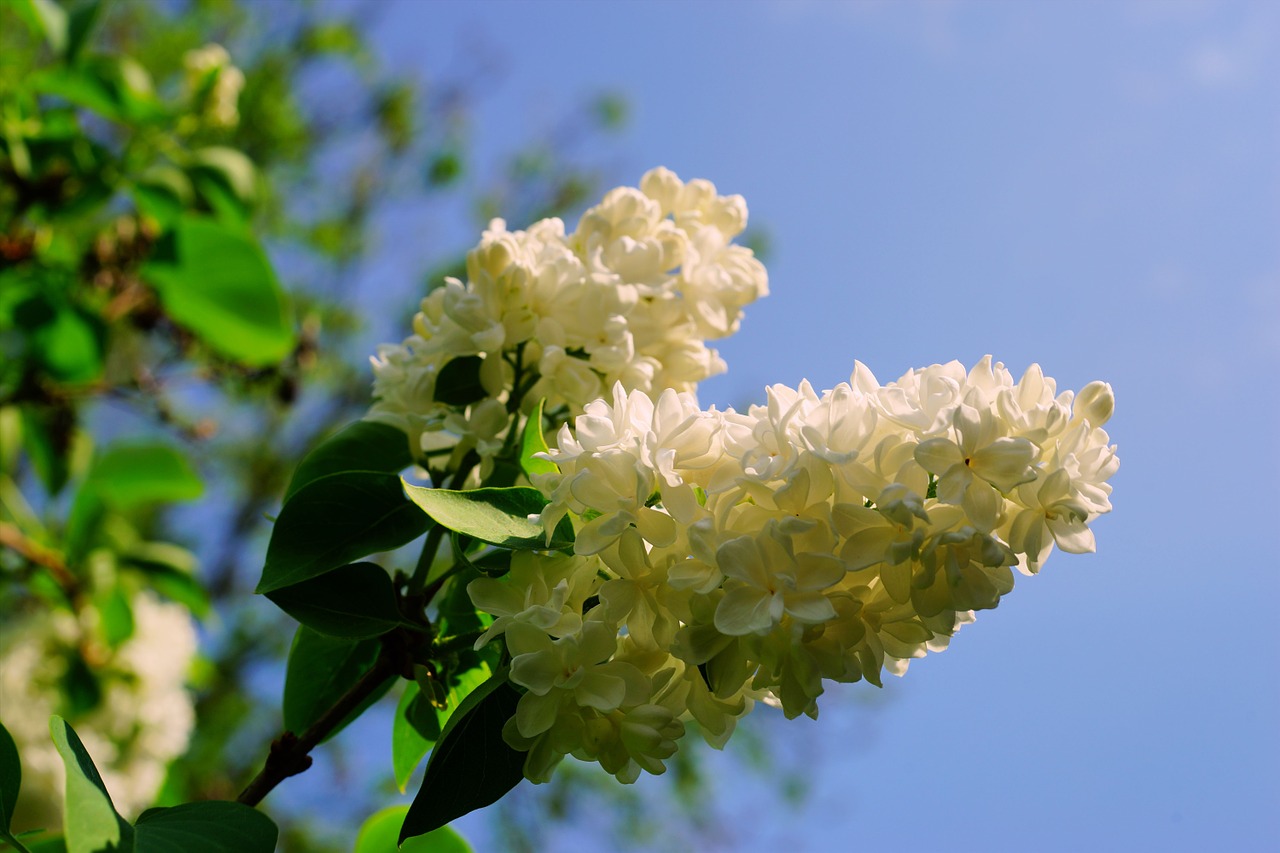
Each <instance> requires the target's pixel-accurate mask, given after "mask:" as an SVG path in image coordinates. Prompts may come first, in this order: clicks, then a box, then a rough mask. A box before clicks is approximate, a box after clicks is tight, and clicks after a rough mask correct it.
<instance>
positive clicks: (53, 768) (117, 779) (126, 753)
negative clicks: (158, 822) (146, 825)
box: [0, 592, 196, 828]
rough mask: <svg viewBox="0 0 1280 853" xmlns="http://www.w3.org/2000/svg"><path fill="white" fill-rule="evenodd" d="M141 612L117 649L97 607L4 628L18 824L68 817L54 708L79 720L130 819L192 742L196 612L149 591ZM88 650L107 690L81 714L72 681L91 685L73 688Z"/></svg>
mask: <svg viewBox="0 0 1280 853" xmlns="http://www.w3.org/2000/svg"><path fill="white" fill-rule="evenodd" d="M132 611H133V623H134V631H133V635H132V636H131V637H130V638H129V639H127V640H125V641H124V642H123V643H122V644H121V645H120V646H119V647H118V648H116V649H114V650H110V649H107V648H106V647H105V645H104V644H103V643H102V642H101V641H100V640H99V639H98V638H97V637H98V631H97V630H96V628H95V625H94V623H95V621H96V613H95V611H93V609H92V608H86V609H85V610H83V611H81V613H80V615H79V618H77V616H76V615H73V614H71V613H69V612H66V611H61V610H59V611H48V610H41V611H35V612H31V613H26V614H19V615H16V616H14V617H13V618H10V619H6V620H5V624H4V625H3V626H2V627H0V710H2V711H3V722H4V725H5V728H7V729H8V730H9V733H10V734H11V735H12V736H13V739H14V742H15V743H16V744H17V747H18V753H19V755H21V756H22V787H21V791H20V794H19V800H18V806H17V812H16V813H17V815H18V817H17V819H16V820H17V823H16V824H15V826H24V827H28V828H38V827H44V828H57V827H58V826H60V825H61V824H62V799H63V787H64V784H65V783H64V779H65V771H64V768H63V764H62V759H61V758H60V757H59V755H58V753H57V750H56V749H55V748H54V745H53V742H52V740H51V739H50V736H49V717H50V716H51V715H53V714H59V715H63V716H66V717H67V719H68V722H70V723H71V724H72V725H73V726H75V729H76V733H77V734H78V735H79V736H80V739H81V740H82V741H83V742H84V745H85V748H86V749H87V750H88V751H89V754H90V755H91V756H92V757H93V761H94V764H95V765H96V766H97V768H98V770H99V772H100V773H101V774H102V778H103V781H104V782H105V783H106V786H107V790H108V791H109V792H110V793H111V799H112V802H113V803H114V804H115V807H116V809H117V810H118V811H119V812H120V813H121V814H123V815H125V816H126V817H129V818H133V817H136V816H137V815H138V814H139V813H140V812H141V811H142V810H143V809H145V808H147V807H149V806H151V805H152V804H153V802H154V798H155V795H156V793H157V792H158V791H159V790H160V786H161V784H163V782H164V777H165V773H166V769H167V768H168V766H169V762H171V761H172V760H173V759H174V758H175V757H177V756H178V755H180V754H181V753H182V752H183V750H185V749H186V746H187V742H188V740H189V739H190V737H191V730H192V727H193V726H194V724H195V712H194V709H193V705H192V699H191V696H190V695H189V694H188V692H187V690H186V688H185V683H186V678H187V674H188V670H189V669H190V667H191V662H192V659H193V658H194V657H195V652H196V634H195V627H194V626H193V625H192V622H191V616H190V614H189V613H188V611H187V609H186V608H185V607H183V606H181V605H179V604H172V603H168V602H162V601H160V600H159V599H157V598H156V597H155V596H153V595H152V594H150V593H146V592H141V593H139V594H137V595H136V596H135V597H134V598H133V601H132ZM84 658H92V659H93V673H94V674H93V676H92V678H94V679H96V684H97V690H98V691H100V695H99V696H97V697H89V704H92V705H93V707H92V708H91V709H89V710H86V711H83V712H81V713H75V712H74V710H75V706H74V704H72V703H71V700H70V699H69V698H68V695H67V694H68V689H69V687H70V689H80V690H84V689H85V686H84V685H83V684H81V685H79V686H78V687H71V684H72V681H73V678H72V677H69V676H71V674H70V673H69V668H70V666H71V661H73V660H81V659H84ZM86 677H88V676H87V673H86ZM88 689H89V690H90V691H93V690H94V688H93V687H89V688H88ZM94 698H96V702H94V701H93V699H94ZM81 702H82V703H83V702H84V699H83V698H82V699H81Z"/></svg>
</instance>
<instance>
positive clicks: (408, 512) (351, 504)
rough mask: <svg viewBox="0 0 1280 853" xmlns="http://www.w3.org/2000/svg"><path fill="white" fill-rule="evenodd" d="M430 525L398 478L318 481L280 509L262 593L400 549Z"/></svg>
mask: <svg viewBox="0 0 1280 853" xmlns="http://www.w3.org/2000/svg"><path fill="white" fill-rule="evenodd" d="M429 526H430V519H428V518H427V517H426V516H425V515H423V514H422V513H421V512H420V511H419V510H418V508H417V507H415V506H414V505H413V504H412V503H410V502H409V501H408V500H407V499H406V498H405V496H404V492H403V490H402V488H401V485H400V478H399V477H396V476H395V475H394V474H379V473H375V472H368V471H347V472H344V473H341V474H331V475H329V476H327V477H322V478H321V479H319V480H314V481H312V482H310V483H308V484H307V485H305V486H303V487H302V488H301V489H299V490H298V491H297V492H296V493H295V494H294V495H293V496H292V497H291V498H290V499H289V500H288V501H287V502H286V503H285V505H284V508H283V509H281V510H280V515H279V517H277V518H276V523H275V527H274V528H272V530H271V541H270V543H269V544H268V545H267V562H266V566H264V567H263V570H262V580H261V581H260V582H259V583H258V590H257V591H258V592H263V593H265V592H271V591H272V590H277V589H282V588H284V587H286V586H292V585H293V584H296V583H301V582H302V581H305V580H309V579H311V578H314V577H317V576H319V575H322V574H324V573H325V572H328V571H332V570H333V569H336V568H337V567H338V566H343V565H346V564H347V563H351V562H354V561H356V560H359V559H360V558H361V557H367V556H368V555H370V554H373V553H376V552H379V551H390V550H392V549H393V548H399V547H400V546H401V545H404V544H406V543H408V542H411V541H413V540H414V539H416V538H417V537H419V536H421V535H422V534H423V533H424V532H426V529H427V528H428V527H429Z"/></svg>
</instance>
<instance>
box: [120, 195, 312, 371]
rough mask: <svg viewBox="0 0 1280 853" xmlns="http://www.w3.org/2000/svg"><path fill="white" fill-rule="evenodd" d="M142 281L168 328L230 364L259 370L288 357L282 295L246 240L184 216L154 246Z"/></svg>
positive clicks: (288, 321)
mask: <svg viewBox="0 0 1280 853" xmlns="http://www.w3.org/2000/svg"><path fill="white" fill-rule="evenodd" d="M142 275H143V278H145V279H146V280H147V281H148V282H149V283H150V284H152V285H154V286H155V288H156V291H157V292H158V293H159V294H160V301H161V302H162V303H163V304H164V308H165V310H166V311H167V312H168V313H169V315H170V316H171V317H173V319H174V320H177V321H178V322H179V323H181V324H183V325H184V326H186V327H188V328H189V329H191V330H192V331H194V332H195V333H197V334H198V335H200V337H201V338H202V339H204V341H205V342H206V343H208V344H209V346H211V347H213V348H214V349H216V350H218V351H219V352H222V353H223V354H225V355H227V356H230V357H231V358H234V359H237V360H239V361H242V362H244V363H245V364H247V365H250V366H253V367H262V366H266V365H269V364H273V363H275V362H277V361H279V360H281V359H282V358H284V357H285V356H286V355H288V354H289V352H290V351H292V349H293V346H294V330H293V321H292V317H291V314H290V311H289V309H288V305H287V302H286V300H285V295H284V291H283V290H281V288H280V284H279V283H278V282H277V281H276V276H275V272H274V271H273V270H272V268H271V264H270V263H269V262H268V260H267V256H266V254H264V253H263V251H262V248H261V247H260V246H259V245H258V244H257V243H256V242H255V241H254V240H253V238H252V237H250V236H249V235H248V234H245V233H243V232H241V231H239V230H236V229H233V228H230V227H228V226H226V225H223V224H221V223H219V222H216V221H214V220H212V219H208V218H204V217H197V216H185V217H183V218H181V219H179V220H178V222H177V224H176V225H175V226H174V228H173V231H172V232H170V233H169V234H167V235H166V236H165V238H164V239H162V240H161V242H160V244H158V245H157V249H156V254H155V257H154V259H153V260H152V261H150V262H149V263H147V264H146V265H145V266H144V267H143V268H142Z"/></svg>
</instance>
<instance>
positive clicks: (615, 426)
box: [468, 357, 1119, 781]
mask: <svg viewBox="0 0 1280 853" xmlns="http://www.w3.org/2000/svg"><path fill="white" fill-rule="evenodd" d="M1113 406H1114V397H1113V395H1112V392H1111V388H1110V386H1108V385H1106V384H1105V383H1102V382H1094V383H1091V384H1089V385H1087V386H1085V388H1084V389H1082V390H1081V391H1080V392H1079V393H1075V394H1073V393H1072V392H1070V391H1065V392H1062V393H1057V392H1056V388H1055V384H1054V381H1053V380H1052V379H1050V378H1048V377H1045V376H1044V375H1043V373H1042V372H1041V370H1040V368H1039V367H1038V366H1036V365H1032V367H1031V368H1029V369H1028V370H1027V371H1026V373H1024V374H1023V376H1022V378H1021V379H1020V380H1019V381H1017V382H1014V381H1013V378H1012V376H1011V374H1010V373H1009V371H1007V370H1006V369H1005V368H1004V366H1003V365H1002V364H1000V363H993V362H992V360H991V358H990V357H987V358H984V359H983V360H982V361H981V362H979V363H978V364H977V365H976V366H975V367H974V368H973V369H972V370H969V371H966V370H965V369H964V367H963V366H962V365H961V364H960V363H959V362H951V363H949V364H945V365H934V366H932V367H928V368H925V369H923V370H914V371H911V372H909V373H907V374H906V375H905V376H903V377H902V378H900V379H899V380H898V381H896V382H891V383H889V384H887V385H883V386H882V385H880V384H879V383H878V382H877V380H876V378H875V377H874V376H873V375H872V373H871V372H870V371H869V370H868V369H867V368H866V367H865V366H863V365H861V364H858V365H857V367H856V368H855V370H854V372H853V375H852V377H851V378H850V380H849V382H848V383H844V384H841V385H839V386H837V387H836V388H834V389H832V390H830V391H826V392H823V393H822V394H818V393H816V392H815V391H814V390H813V388H811V387H810V386H809V384H808V383H807V382H804V383H801V385H800V387H799V388H794V389H793V388H788V387H785V386H782V385H775V386H772V387H770V388H769V389H768V402H767V404H766V405H763V406H752V407H751V408H750V410H749V411H747V412H746V413H739V412H735V411H733V410H729V411H723V412H721V411H716V410H715V409H711V410H707V411H704V410H702V409H700V408H699V406H698V404H697V403H696V401H695V400H694V398H693V397H692V396H691V395H689V394H682V393H677V392H675V391H665V392H663V393H662V394H661V395H659V396H658V397H657V398H656V401H655V400H654V399H652V398H650V397H648V396H646V395H645V394H643V393H639V392H631V393H628V392H627V391H626V390H625V388H624V387H623V386H621V385H617V386H615V387H614V390H613V403H612V405H610V404H609V403H608V402H605V401H604V400H600V401H596V402H593V403H591V404H589V405H587V406H586V409H585V413H584V414H583V415H582V416H580V417H578V418H577V420H576V424H575V428H574V429H570V428H569V427H568V426H567V425H566V426H565V427H563V428H562V429H561V430H560V433H559V438H558V448H556V449H553V450H552V451H550V452H549V453H548V454H546V456H547V458H549V459H550V460H552V461H553V462H555V463H556V465H557V466H558V467H559V473H553V474H543V475H539V476H537V477H535V484H536V485H538V486H539V487H540V488H541V489H542V490H543V492H544V493H545V494H546V495H547V496H548V497H549V499H550V503H549V504H548V506H547V508H546V510H545V511H544V513H543V514H542V521H543V523H544V524H545V525H546V529H547V530H548V531H551V530H553V529H554V527H555V525H556V524H557V522H558V521H559V520H560V519H561V518H563V517H564V515H565V514H566V513H573V514H574V515H575V516H576V517H577V519H578V522H579V524H578V527H579V530H578V533H577V541H576V545H575V554H574V555H572V556H568V555H563V554H552V555H547V554H534V553H520V554H517V555H516V558H515V560H514V562H513V567H512V571H511V572H510V574H509V575H508V576H507V577H505V578H502V579H491V578H481V579H477V580H474V581H473V582H472V583H471V584H470V586H469V587H468V591H469V592H470V594H471V597H472V600H473V601H474V602H475V604H476V605H477V606H478V607H479V608H480V609H482V610H485V611H488V612H489V613H492V614H494V615H495V616H496V617H497V619H496V621H494V622H493V624H492V626H491V627H490V628H489V630H488V632H487V633H486V634H485V636H484V637H482V638H481V644H483V643H484V642H487V641H488V640H489V639H490V638H492V637H493V636H495V635H498V634H501V635H503V636H504V637H505V641H506V645H507V649H508V651H509V653H510V655H511V658H512V663H511V670H510V677H511V679H512V681H514V682H515V683H517V684H519V685H521V686H522V687H524V688H525V689H526V691H527V692H525V693H524V695H523V696H522V697H521V699H520V701H519V705H518V710H517V713H516V714H515V716H514V717H513V718H512V719H511V720H510V721H509V723H508V724H507V726H506V729H505V731H504V735H505V737H506V739H507V741H508V743H510V744H511V745H512V746H513V747H516V748H519V749H523V750H528V757H527V760H526V765H525V772H526V775H527V776H528V777H529V778H531V779H533V780H535V781H544V780H546V779H547V778H548V777H549V775H550V773H551V771H552V769H553V768H554V767H555V765H556V764H557V763H558V762H559V761H560V760H561V759H562V758H563V757H564V756H565V755H566V754H572V755H574V756H576V757H578V758H581V759H584V760H593V761H598V762H599V763H600V764H601V765H603V766H604V768H605V769H606V770H608V771H609V772H610V773H612V774H614V775H615V776H617V777H618V778H619V779H620V780H622V781H632V780H634V779H635V778H637V776H638V775H639V773H640V771H641V770H642V769H643V770H646V771H649V772H651V773H660V772H662V771H663V769H664V765H663V761H664V760H665V759H667V758H669V757H670V756H671V755H672V754H673V753H674V752H675V749H676V741H677V740H678V739H679V738H680V737H681V736H682V735H683V733H684V728H685V723H687V722H689V721H691V720H692V721H696V723H697V726H698V729H699V731H700V732H701V733H702V735H703V736H704V737H705V738H706V739H707V740H708V741H709V742H710V743H711V744H712V745H714V746H717V747H718V746H721V745H723V744H724V742H725V741H726V740H727V739H728V737H729V736H730V734H731V733H732V731H733V728H734V725H735V722H736V721H737V719H739V718H740V717H742V716H743V715H744V714H746V713H747V712H748V711H749V710H750V709H751V707H752V703H753V702H754V701H759V700H764V701H767V702H770V703H772V704H776V705H779V706H780V707H781V708H782V710H783V711H784V712H785V713H786V715H787V716H788V717H795V716H797V715H800V714H808V715H810V716H816V715H817V711H818V706H817V699H818V696H819V695H821V694H822V692H823V683H824V681H825V680H828V679H829V680H831V681H835V682H854V681H858V680H860V679H864V678H865V679H866V680H867V681H869V682H872V683H875V684H879V683H880V680H881V672H882V670H887V671H889V672H891V673H895V674H899V675H900V674H902V673H903V672H905V670H906V667H907V663H908V662H909V661H910V660H911V659H912V658H916V657H921V656H923V655H924V654H925V653H926V652H928V651H939V650H941V649H944V648H945V647H946V646H947V643H948V641H949V639H950V638H951V636H952V634H954V633H955V631H956V630H957V629H958V628H959V627H960V626H961V625H964V624H966V623H968V622H971V621H973V619H974V611H977V610H985V609H989V608H992V607H995V606H996V605H997V604H998V603H999V601H1000V597H1001V596H1002V595H1004V594H1005V593H1007V592H1009V591H1010V590H1011V589H1012V588H1013V580H1014V575H1013V569H1018V570H1020V571H1021V572H1023V573H1024V574H1030V573H1034V572H1036V571H1038V570H1039V568H1040V566H1041V565H1042V564H1043V563H1044V561H1045V559H1046V557H1047V556H1048V555H1049V553H1050V551H1051V550H1052V549H1053V548H1054V546H1055V545H1056V546H1057V547H1059V548H1061V549H1062V550H1064V551H1068V552H1072V553H1080V552H1086V551H1092V550H1093V549H1094V539H1093V534H1092V533H1091V532H1090V530H1089V528H1088V526H1087V524H1088V522H1089V521H1091V520H1092V519H1094V518H1095V517H1097V516H1098V515H1100V514H1102V513H1105V512H1108V511H1110V509H1111V504H1110V501H1109V495H1110V492H1111V488H1110V486H1109V485H1108V483H1107V479H1108V478H1109V477H1110V476H1111V474H1112V473H1114V472H1115V470H1116V469H1117V467H1118V465H1119V462H1118V460H1117V457H1116V450H1115V447H1114V445H1111V444H1110V443H1109V439H1108V436H1107V433H1106V432H1105V431H1104V430H1103V429H1102V426H1103V424H1105V423H1106V422H1107V420H1108V418H1109V417H1110V416H1111V413H1112V409H1113Z"/></svg>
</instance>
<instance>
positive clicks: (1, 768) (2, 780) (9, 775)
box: [0, 723, 422, 832]
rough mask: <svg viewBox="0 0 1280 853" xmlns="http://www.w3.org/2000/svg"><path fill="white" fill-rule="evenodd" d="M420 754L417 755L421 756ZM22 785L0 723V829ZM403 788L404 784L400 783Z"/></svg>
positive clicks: (11, 745)
mask: <svg viewBox="0 0 1280 853" xmlns="http://www.w3.org/2000/svg"><path fill="white" fill-rule="evenodd" d="M421 757H422V756H419V758H421ZM21 787H22V761H21V759H19V758H18V745H17V744H16V743H14V742H13V735H11V734H9V730H8V729H6V728H5V727H4V724H3V723H0V830H3V831H4V832H8V831H9V824H11V823H12V822H13V810H14V808H15V807H16V806H17V804H18V789H19V788H21ZM400 790H401V791H403V790H404V785H403V784H401V785H400Z"/></svg>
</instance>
